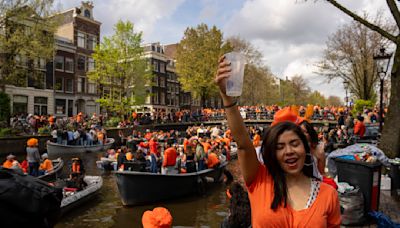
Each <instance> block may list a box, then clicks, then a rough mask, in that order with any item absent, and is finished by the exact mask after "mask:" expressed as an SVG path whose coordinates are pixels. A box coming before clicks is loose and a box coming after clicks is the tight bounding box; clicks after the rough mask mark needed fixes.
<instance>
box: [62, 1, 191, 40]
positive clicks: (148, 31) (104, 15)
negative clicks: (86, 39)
mask: <svg viewBox="0 0 400 228" xmlns="http://www.w3.org/2000/svg"><path fill="white" fill-rule="evenodd" d="M184 1H185V0H168V1H166V0H151V1H143V0H112V1H110V0H95V1H93V3H94V18H95V19H96V20H98V21H100V22H101V23H102V26H101V34H102V36H104V35H106V36H108V35H111V34H112V33H113V31H112V28H113V26H114V24H115V23H117V22H118V20H123V21H126V20H129V21H131V22H133V23H134V25H135V30H136V31H137V32H138V31H142V32H143V38H144V40H145V42H152V41H154V39H157V38H154V37H153V34H154V32H155V30H156V29H157V28H156V27H155V26H156V24H157V23H158V22H159V21H160V20H165V19H167V18H169V17H170V16H171V15H172V14H173V13H174V12H175V10H176V9H177V8H178V7H179V6H180V5H181V4H182V3H183V2H184ZM58 2H59V3H61V4H62V6H63V8H64V9H68V8H71V7H77V6H80V4H81V1H80V0H72V1H61V0H58ZM158 39H159V38H158Z"/></svg>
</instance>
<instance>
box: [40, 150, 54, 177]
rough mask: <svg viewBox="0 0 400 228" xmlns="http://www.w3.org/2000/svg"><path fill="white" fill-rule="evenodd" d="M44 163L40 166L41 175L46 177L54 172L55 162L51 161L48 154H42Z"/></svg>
mask: <svg viewBox="0 0 400 228" xmlns="http://www.w3.org/2000/svg"><path fill="white" fill-rule="evenodd" d="M42 159H43V162H42V164H40V166H39V174H40V175H44V174H46V173H49V172H51V171H53V162H52V161H51V160H50V159H49V156H48V155H47V153H44V154H42Z"/></svg>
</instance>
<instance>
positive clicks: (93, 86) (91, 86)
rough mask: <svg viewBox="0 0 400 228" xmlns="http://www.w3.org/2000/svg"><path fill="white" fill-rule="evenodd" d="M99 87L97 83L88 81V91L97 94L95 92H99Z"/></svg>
mask: <svg viewBox="0 0 400 228" xmlns="http://www.w3.org/2000/svg"><path fill="white" fill-rule="evenodd" d="M96 90H97V88H96V83H91V82H89V83H88V93H92V94H95V93H97V91H96Z"/></svg>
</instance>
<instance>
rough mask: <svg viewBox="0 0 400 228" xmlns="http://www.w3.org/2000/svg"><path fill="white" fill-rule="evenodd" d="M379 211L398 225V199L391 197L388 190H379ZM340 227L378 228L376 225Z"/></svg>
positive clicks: (399, 203)
mask: <svg viewBox="0 0 400 228" xmlns="http://www.w3.org/2000/svg"><path fill="white" fill-rule="evenodd" d="M379 211H380V212H382V213H383V214H385V215H387V216H389V217H390V219H391V220H392V221H393V222H396V223H399V224H400V198H399V197H392V196H391V195H390V190H381V195H380V201H379ZM341 227H353V228H356V227H363V228H364V227H378V226H377V225H376V224H371V225H365V226H341Z"/></svg>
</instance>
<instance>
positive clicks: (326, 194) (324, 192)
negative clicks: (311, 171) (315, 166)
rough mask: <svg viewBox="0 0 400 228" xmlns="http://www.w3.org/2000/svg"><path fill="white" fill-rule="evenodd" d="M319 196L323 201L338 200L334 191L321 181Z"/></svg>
mask: <svg viewBox="0 0 400 228" xmlns="http://www.w3.org/2000/svg"><path fill="white" fill-rule="evenodd" d="M320 194H321V196H322V197H323V198H324V199H330V198H338V193H337V191H336V189H335V188H333V187H332V186H331V185H329V184H327V183H324V182H322V181H320Z"/></svg>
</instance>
